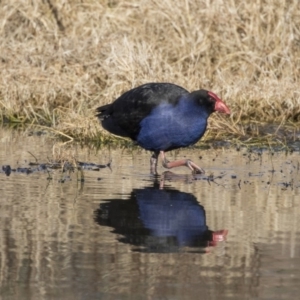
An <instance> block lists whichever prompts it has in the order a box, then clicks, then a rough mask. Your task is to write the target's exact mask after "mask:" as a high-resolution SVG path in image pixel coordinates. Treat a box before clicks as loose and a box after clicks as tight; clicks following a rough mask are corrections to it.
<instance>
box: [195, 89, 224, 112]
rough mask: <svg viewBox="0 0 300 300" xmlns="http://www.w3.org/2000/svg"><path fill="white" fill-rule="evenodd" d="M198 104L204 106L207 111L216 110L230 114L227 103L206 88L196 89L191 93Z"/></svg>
mask: <svg viewBox="0 0 300 300" xmlns="http://www.w3.org/2000/svg"><path fill="white" fill-rule="evenodd" d="M191 96H192V98H194V99H195V100H196V101H197V102H198V104H199V105H200V106H203V107H205V109H206V110H207V111H208V112H209V113H213V112H214V111H218V112H221V113H225V114H230V109H229V108H228V107H227V105H226V104H225V103H224V102H223V101H222V100H221V99H220V98H219V97H218V96H217V95H216V94H214V93H213V92H209V91H207V90H198V91H194V92H192V93H191Z"/></svg>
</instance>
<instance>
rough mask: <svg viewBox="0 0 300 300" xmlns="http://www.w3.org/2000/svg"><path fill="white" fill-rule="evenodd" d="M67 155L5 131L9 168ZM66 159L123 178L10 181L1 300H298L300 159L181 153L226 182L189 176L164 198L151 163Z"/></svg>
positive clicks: (98, 175)
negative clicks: (99, 166) (97, 166)
mask: <svg viewBox="0 0 300 300" xmlns="http://www.w3.org/2000/svg"><path fill="white" fill-rule="evenodd" d="M61 149H62V148H61V147H60V146H59V145H57V144H55V142H54V141H53V140H51V139H49V138H47V136H44V135H42V136H29V135H28V132H27V133H23V134H17V133H16V132H8V131H4V130H2V131H0V166H1V168H2V166H3V165H10V166H11V167H12V168H17V167H28V164H29V162H32V161H35V159H34V158H33V156H32V155H31V154H30V153H29V152H31V153H32V154H34V156H35V157H36V158H37V159H38V161H39V162H41V163H42V162H47V161H48V159H51V158H52V157H53V153H54V152H56V153H58V152H59V151H61ZM67 150H68V151H69V152H68V153H71V154H72V155H74V157H76V158H77V159H78V160H80V161H86V162H94V163H100V164H106V163H107V162H109V161H110V159H111V160H112V168H111V170H110V169H109V168H104V169H101V170H100V171H84V181H81V180H78V179H79V178H80V173H79V172H74V173H72V174H70V180H66V181H64V182H63V183H62V182H61V179H62V178H66V177H64V176H65V175H64V174H62V173H61V171H60V170H55V171H53V170H52V171H50V175H51V177H52V180H48V177H49V174H48V173H47V172H44V171H39V172H35V173H33V174H29V175H26V174H20V173H12V174H11V175H10V176H6V175H5V173H4V172H2V173H0V284H1V285H0V299H176V300H177V299H178V300H182V299H298V297H299V294H300V284H299V282H300V208H299V203H300V196H299V192H300V182H299V179H300V170H299V168H300V167H299V163H300V159H299V153H298V152H294V153H292V154H289V155H286V154H285V153H275V154H274V155H270V153H269V152H268V151H266V152H262V153H249V152H247V151H246V150H241V151H236V150H223V149H220V150H205V151H203V150H202V151H199V150H195V149H194V150H188V149H186V150H181V151H180V152H179V153H177V152H176V153H175V152H174V153H170V154H169V156H168V157H169V159H174V158H176V157H178V158H180V157H183V156H186V157H190V158H192V159H193V160H194V161H195V162H197V163H199V164H201V166H202V167H204V168H205V169H206V175H213V176H214V177H219V178H216V179H215V181H214V182H211V181H208V180H207V178H206V179H205V178H203V177H200V176H198V177H197V178H193V177H192V176H190V174H189V171H188V169H185V168H179V169H177V170H176V171H174V173H173V174H172V173H166V174H165V175H164V183H163V188H160V187H161V186H162V183H161V178H153V177H152V176H150V174H149V153H147V152H144V151H137V150H135V151H134V152H130V151H128V150H124V149H115V148H114V149H103V150H99V151H98V152H96V151H95V150H91V149H88V148H84V149H82V148H80V147H76V146H74V145H73V146H72V147H71V148H69V149H67ZM200 156H201V157H202V159H200ZM160 171H161V173H162V172H163V171H164V170H163V169H161V170H160Z"/></svg>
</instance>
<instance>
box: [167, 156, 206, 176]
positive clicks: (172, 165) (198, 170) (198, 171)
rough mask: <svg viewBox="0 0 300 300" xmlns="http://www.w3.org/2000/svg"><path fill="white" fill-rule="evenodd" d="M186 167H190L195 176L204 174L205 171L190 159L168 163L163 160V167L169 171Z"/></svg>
mask: <svg viewBox="0 0 300 300" xmlns="http://www.w3.org/2000/svg"><path fill="white" fill-rule="evenodd" d="M181 166H186V167H188V168H189V169H190V170H191V171H192V172H193V174H204V173H205V171H204V170H203V169H202V168H200V167H199V166H197V165H196V164H195V163H194V162H193V161H191V160H190V159H181V160H175V161H171V162H170V161H168V160H167V159H164V160H163V167H164V168H167V169H171V168H175V167H181Z"/></svg>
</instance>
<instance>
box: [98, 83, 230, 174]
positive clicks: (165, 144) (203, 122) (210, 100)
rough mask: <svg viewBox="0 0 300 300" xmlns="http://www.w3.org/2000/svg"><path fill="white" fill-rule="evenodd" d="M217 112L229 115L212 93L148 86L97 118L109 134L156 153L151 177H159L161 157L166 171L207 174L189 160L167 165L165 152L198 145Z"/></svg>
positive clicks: (101, 110)
mask: <svg viewBox="0 0 300 300" xmlns="http://www.w3.org/2000/svg"><path fill="white" fill-rule="evenodd" d="M214 111H218V112H221V113H226V114H230V110H229V108H228V107H227V106H226V104H225V103H224V102H223V101H222V100H221V99H220V98H219V97H218V96H217V95H215V94H214V93H212V92H209V91H206V90H197V91H194V92H191V93H190V92H188V91H187V90H186V89H184V88H182V87H180V86H178V85H175V84H171V83H147V84H144V85H141V86H139V87H136V88H134V89H132V90H129V91H127V92H125V93H124V94H123V95H121V96H120V97H119V98H118V99H116V100H115V101H114V102H112V103H111V104H107V105H104V106H100V107H98V108H97V117H98V118H99V120H100V121H101V123H102V126H103V127H104V129H106V130H107V131H109V132H111V133H113V134H115V135H118V136H122V137H129V138H131V139H132V140H133V141H135V142H136V143H137V144H138V145H139V146H141V147H142V148H144V149H146V150H150V151H152V152H154V154H153V155H152V157H151V172H152V173H157V161H158V156H159V155H160V156H161V159H162V165H163V166H164V167H165V168H168V169H170V168H174V167H179V166H187V167H189V168H190V169H191V170H192V171H193V172H195V173H204V170H203V169H202V168H200V167H199V166H197V165H196V164H195V163H194V162H192V161H191V160H190V159H182V160H176V161H172V162H170V161H168V160H167V159H166V157H165V152H167V151H170V150H174V149H178V148H181V147H187V146H190V145H193V144H195V143H196V142H198V141H199V140H200V138H201V137H202V136H203V134H204V133H205V130H206V127H207V119H208V117H209V116H210V114H211V113H213V112H214Z"/></svg>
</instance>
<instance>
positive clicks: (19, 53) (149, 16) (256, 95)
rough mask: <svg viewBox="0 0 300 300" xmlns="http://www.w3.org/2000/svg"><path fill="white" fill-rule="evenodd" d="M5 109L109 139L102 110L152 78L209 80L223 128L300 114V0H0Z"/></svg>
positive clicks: (1, 109) (1, 105)
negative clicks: (224, 112) (226, 112)
mask: <svg viewBox="0 0 300 300" xmlns="http://www.w3.org/2000/svg"><path fill="white" fill-rule="evenodd" d="M0 8H1V9H0V20H1V26H0V35H1V43H0V66H1V68H0V117H1V118H2V120H3V121H10V122H26V123H34V124H39V125H42V126H46V127H51V128H52V129H51V130H52V131H54V132H60V133H63V134H65V135H68V136H72V137H75V138H77V139H92V140H96V139H98V138H101V137H102V138H103V135H102V134H101V133H102V131H101V127H100V125H99V124H98V121H97V120H96V118H95V117H94V109H95V108H96V107H97V106H99V105H102V104H105V103H108V102H111V101H112V100H113V99H115V98H116V97H118V96H119V95H120V94H121V93H122V92H124V91H125V90H127V89H130V88H132V87H135V86H137V85H140V84H142V83H146V82H152V81H155V82H159V81H164V82H172V83H176V84H179V85H181V86H184V87H185V88H187V89H189V90H194V89H198V88H206V89H210V90H212V91H214V92H215V93H217V94H219V95H220V96H221V97H222V98H223V99H224V100H225V102H226V103H228V105H229V106H230V107H231V110H232V116H231V118H230V119H224V118H223V117H219V116H216V115H215V116H214V117H213V118H212V122H211V128H219V130H215V131H213V132H214V136H215V133H218V134H223V133H225V132H229V133H232V134H235V135H236V136H243V135H245V130H244V128H243V127H241V126H240V124H242V123H243V122H249V121H250V122H251V121H259V122H261V121H264V122H277V123H281V124H284V123H285V122H286V121H293V122H295V121H298V119H299V115H300V105H299V104H300V103H299V93H300V91H299V78H300V76H299V75H300V63H299V62H300V4H299V1H298V0H292V1H282V0H255V1H246V2H245V1H241V0H231V1H225V0H214V1H210V0H208V1H206V0H199V1H188V0H179V1H170V0H167V1H157V0H140V1H137V0H127V1H120V0H107V1H104V0H87V1H84V2H82V1H79V0H74V1H62V0H56V1H55V0H47V1H36V0H34V1H29V0H23V1H22V0H21V1H16V0H13V1H8V0H4V1H1V3H0Z"/></svg>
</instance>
